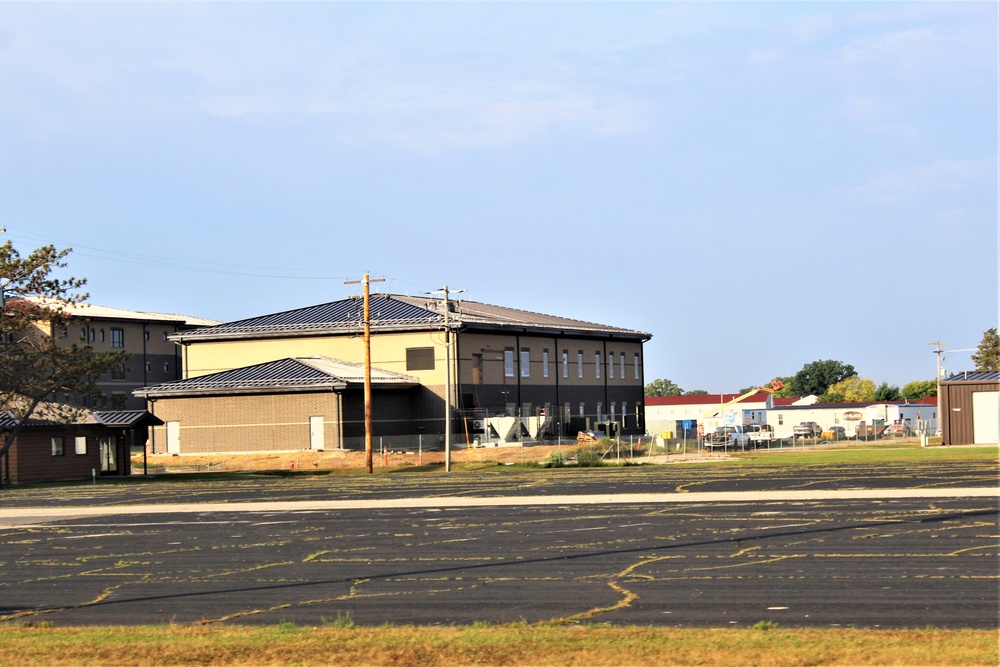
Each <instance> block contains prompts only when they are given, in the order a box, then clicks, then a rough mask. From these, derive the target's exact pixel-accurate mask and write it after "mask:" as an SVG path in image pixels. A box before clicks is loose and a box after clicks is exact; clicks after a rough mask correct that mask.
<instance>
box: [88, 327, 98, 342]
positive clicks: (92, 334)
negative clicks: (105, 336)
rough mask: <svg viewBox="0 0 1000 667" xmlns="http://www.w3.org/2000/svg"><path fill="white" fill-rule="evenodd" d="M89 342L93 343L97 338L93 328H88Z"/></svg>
mask: <svg viewBox="0 0 1000 667" xmlns="http://www.w3.org/2000/svg"><path fill="white" fill-rule="evenodd" d="M89 333H90V342H91V343H93V342H94V341H96V340H97V331H96V330H95V329H91V330H90V332H89Z"/></svg>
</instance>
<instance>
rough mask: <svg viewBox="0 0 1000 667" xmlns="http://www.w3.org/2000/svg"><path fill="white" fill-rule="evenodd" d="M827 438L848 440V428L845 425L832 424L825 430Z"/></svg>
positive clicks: (825, 437) (824, 435) (824, 434)
mask: <svg viewBox="0 0 1000 667" xmlns="http://www.w3.org/2000/svg"><path fill="white" fill-rule="evenodd" d="M823 438H824V439H825V440H847V429H845V428H844V427H843V426H831V427H830V428H828V429H826V430H825V431H823Z"/></svg>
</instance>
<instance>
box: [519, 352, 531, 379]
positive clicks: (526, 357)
mask: <svg viewBox="0 0 1000 667" xmlns="http://www.w3.org/2000/svg"><path fill="white" fill-rule="evenodd" d="M521 377H523V378H527V377H531V350H529V349H528V348H526V347H522V348H521Z"/></svg>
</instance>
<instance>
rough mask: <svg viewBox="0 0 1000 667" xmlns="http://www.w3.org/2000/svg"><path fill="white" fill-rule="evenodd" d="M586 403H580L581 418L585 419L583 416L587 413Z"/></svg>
mask: <svg viewBox="0 0 1000 667" xmlns="http://www.w3.org/2000/svg"><path fill="white" fill-rule="evenodd" d="M586 405H587V404H586V403H580V418H581V419H583V417H585V416H586V414H587V413H586Z"/></svg>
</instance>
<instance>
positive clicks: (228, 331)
mask: <svg viewBox="0 0 1000 667" xmlns="http://www.w3.org/2000/svg"><path fill="white" fill-rule="evenodd" d="M449 305H450V312H449V314H448V315H449V327H450V328H452V329H456V330H461V329H464V328H471V329H480V330H481V329H516V330H519V331H520V330H533V331H544V332H545V333H547V334H549V335H551V334H577V335H601V336H612V337H614V336H622V337H628V338H638V339H642V340H648V339H649V338H650V337H651V336H650V334H648V333H645V332H642V331H635V330H633V329H624V328H620V327H612V326H607V325H603V324H596V323H594V322H586V321H583V320H574V319H571V318H566V317H556V316H553V315H545V314H542V313H534V312H530V311H526V310H518V309H516V308H507V307H504V306H494V305H491V304H485V303H478V302H475V301H450V302H449ZM362 309H363V303H362V299H361V298H360V297H351V298H349V299H342V300H340V301H333V302H331V303H323V304H319V305H316V306H308V307H306V308H298V309H295V310H286V311H283V312H280V313H274V314H271V315H262V316H260V317H253V318H249V319H245V320H238V321H236V322H228V323H225V324H220V325H218V326H213V327H205V328H202V329H196V330H193V331H186V332H181V333H176V334H174V335H172V336H171V337H170V338H171V340H175V341H178V342H184V341H199V340H219V339H229V338H256V337H278V336H290V335H291V336H296V335H315V334H345V333H359V332H360V331H361V330H362V325H363V314H362ZM369 309H370V324H371V328H372V331H373V332H375V333H378V332H380V331H381V332H386V331H414V330H426V329H442V328H444V302H443V300H442V299H435V298H427V297H411V296H400V295H393V294H374V295H372V296H371V299H370V304H369Z"/></svg>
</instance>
